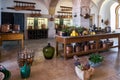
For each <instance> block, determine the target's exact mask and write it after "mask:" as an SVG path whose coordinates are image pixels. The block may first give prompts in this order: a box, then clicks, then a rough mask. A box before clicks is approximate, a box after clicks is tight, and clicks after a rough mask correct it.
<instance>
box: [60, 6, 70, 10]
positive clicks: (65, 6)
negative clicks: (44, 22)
mask: <svg viewBox="0 0 120 80" xmlns="http://www.w3.org/2000/svg"><path fill="white" fill-rule="evenodd" d="M60 8H67V9H68V8H69V9H72V7H68V6H60Z"/></svg>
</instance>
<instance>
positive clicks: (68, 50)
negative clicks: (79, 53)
mask: <svg viewBox="0 0 120 80" xmlns="http://www.w3.org/2000/svg"><path fill="white" fill-rule="evenodd" d="M72 52H73V46H72V45H67V46H66V53H67V54H70V53H72Z"/></svg>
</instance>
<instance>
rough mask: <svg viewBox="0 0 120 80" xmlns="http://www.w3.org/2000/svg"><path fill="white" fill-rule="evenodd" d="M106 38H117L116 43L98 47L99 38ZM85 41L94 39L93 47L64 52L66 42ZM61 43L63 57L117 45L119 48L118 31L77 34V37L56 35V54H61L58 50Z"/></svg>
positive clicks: (119, 34)
mask: <svg viewBox="0 0 120 80" xmlns="http://www.w3.org/2000/svg"><path fill="white" fill-rule="evenodd" d="M108 38H118V45H113V46H110V47H107V48H99V41H100V40H101V39H108ZM85 41H95V42H96V44H95V49H91V50H88V51H80V52H74V51H73V52H72V53H70V54H67V53H66V46H67V44H71V43H76V42H85ZM60 43H61V44H63V50H62V53H63V56H64V58H65V59H67V58H68V57H73V56H74V55H83V54H88V53H93V52H99V51H103V50H106V49H109V48H114V47H118V48H120V33H108V34H96V35H85V36H78V37H70V36H66V37H63V36H58V35H56V55H58V54H61V53H60V50H59V44H60Z"/></svg>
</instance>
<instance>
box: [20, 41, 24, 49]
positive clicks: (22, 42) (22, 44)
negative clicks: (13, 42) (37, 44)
mask: <svg viewBox="0 0 120 80" xmlns="http://www.w3.org/2000/svg"><path fill="white" fill-rule="evenodd" d="M21 46H22V48H24V41H23V39H22V40H21Z"/></svg>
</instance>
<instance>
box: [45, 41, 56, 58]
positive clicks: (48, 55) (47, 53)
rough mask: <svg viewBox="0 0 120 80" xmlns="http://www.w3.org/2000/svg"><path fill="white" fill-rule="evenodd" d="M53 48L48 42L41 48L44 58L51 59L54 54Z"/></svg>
mask: <svg viewBox="0 0 120 80" xmlns="http://www.w3.org/2000/svg"><path fill="white" fill-rule="evenodd" d="M54 52H55V48H54V47H52V46H51V45H50V43H48V45H47V46H45V47H44V48H43V54H44V57H45V59H52V58H53V56H54Z"/></svg>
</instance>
